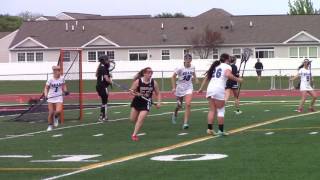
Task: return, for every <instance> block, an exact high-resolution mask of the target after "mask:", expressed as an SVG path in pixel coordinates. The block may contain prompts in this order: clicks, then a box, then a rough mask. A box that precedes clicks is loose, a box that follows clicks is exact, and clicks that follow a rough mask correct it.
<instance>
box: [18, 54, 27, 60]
mask: <svg viewBox="0 0 320 180" xmlns="http://www.w3.org/2000/svg"><path fill="white" fill-rule="evenodd" d="M25 61H26V54H25V53H18V62H25Z"/></svg>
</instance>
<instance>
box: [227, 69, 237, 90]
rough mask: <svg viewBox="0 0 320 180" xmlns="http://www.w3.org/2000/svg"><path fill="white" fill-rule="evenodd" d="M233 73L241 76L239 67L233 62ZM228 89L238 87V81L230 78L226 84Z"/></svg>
mask: <svg viewBox="0 0 320 180" xmlns="http://www.w3.org/2000/svg"><path fill="white" fill-rule="evenodd" d="M231 68H232V74H233V75H234V76H235V77H239V72H238V67H237V66H236V65H235V64H231ZM226 89H238V83H237V81H232V80H230V79H229V80H228V81H227V84H226Z"/></svg>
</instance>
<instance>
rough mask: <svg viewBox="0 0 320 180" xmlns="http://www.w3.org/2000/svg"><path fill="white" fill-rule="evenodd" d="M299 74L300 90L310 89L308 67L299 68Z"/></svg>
mask: <svg viewBox="0 0 320 180" xmlns="http://www.w3.org/2000/svg"><path fill="white" fill-rule="evenodd" d="M299 76H300V91H312V90H313V88H312V87H311V83H310V82H311V78H312V77H311V72H310V70H309V69H305V68H301V69H300V70H299Z"/></svg>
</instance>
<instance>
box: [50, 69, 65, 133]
mask: <svg viewBox="0 0 320 180" xmlns="http://www.w3.org/2000/svg"><path fill="white" fill-rule="evenodd" d="M52 71H53V77H52V78H51V79H48V81H47V82H46V85H45V88H44V96H45V98H46V99H47V102H48V110H49V115H48V124H49V125H48V128H47V131H52V129H53V127H57V126H58V125H59V119H60V115H61V111H62V108H63V95H69V92H68V91H67V86H66V84H65V81H64V78H63V77H61V71H60V66H52Z"/></svg>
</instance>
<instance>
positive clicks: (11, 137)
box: [0, 102, 255, 140]
mask: <svg viewBox="0 0 320 180" xmlns="http://www.w3.org/2000/svg"><path fill="white" fill-rule="evenodd" d="M250 104H255V102H252V103H243V104H241V105H250ZM231 106H232V105H229V106H226V107H231ZM207 109H208V108H207V107H206V108H199V109H192V110H191V111H192V112H193V111H203V110H207ZM183 112H184V111H179V113H183ZM167 114H172V111H169V112H164V113H159V114H150V115H148V117H154V116H162V115H167ZM128 119H129V118H128V117H125V118H118V119H114V120H108V121H109V122H117V121H123V120H128ZM97 124H102V122H94V123H86V124H78V125H72V126H65V127H60V128H56V129H53V130H52V131H59V130H64V129H71V128H77V127H85V126H92V125H97ZM52 131H51V132H52ZM42 133H48V132H47V131H46V130H43V131H36V132H30V133H25V134H20V135H15V136H9V137H2V138H0V140H7V139H15V138H19V137H26V136H30V135H36V134H42Z"/></svg>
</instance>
